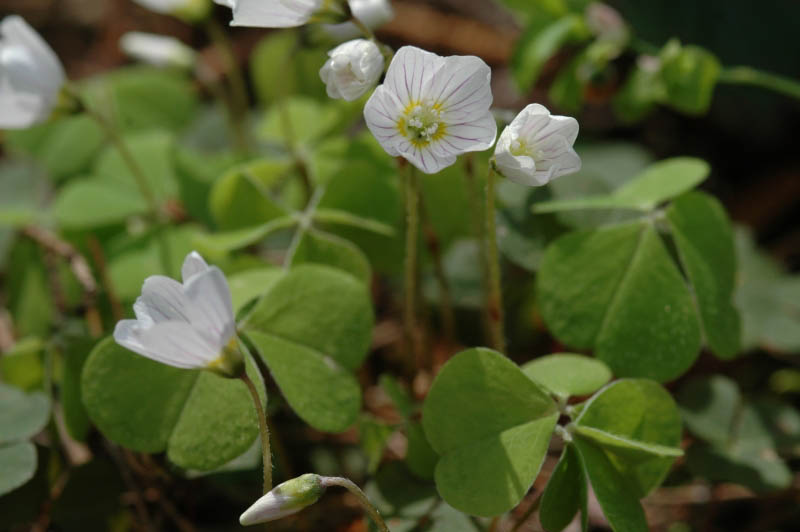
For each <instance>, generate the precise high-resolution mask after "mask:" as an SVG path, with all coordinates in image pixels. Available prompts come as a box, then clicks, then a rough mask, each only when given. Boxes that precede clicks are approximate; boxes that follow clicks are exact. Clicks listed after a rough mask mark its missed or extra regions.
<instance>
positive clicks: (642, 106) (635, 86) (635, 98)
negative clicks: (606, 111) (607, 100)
mask: <svg viewBox="0 0 800 532" xmlns="http://www.w3.org/2000/svg"><path fill="white" fill-rule="evenodd" d="M655 61H656V63H657V60H655ZM666 91H667V88H666V86H665V84H664V79H663V78H662V76H661V66H660V65H655V64H654V65H653V67H650V68H648V67H642V66H641V65H640V64H637V65H636V66H635V67H634V69H633V71H632V72H631V73H630V75H629V76H628V79H627V80H625V83H624V84H623V85H622V88H621V89H620V90H619V92H618V93H617V94H616V95H615V96H614V101H613V104H614V111H615V112H616V114H617V116H618V117H619V118H620V119H621V120H622V121H623V122H626V123H633V122H638V121H640V120H643V119H644V118H646V117H647V115H649V114H650V112H651V111H652V110H653V109H654V108H655V106H656V104H657V103H658V102H660V101H663V99H664V98H665V97H666Z"/></svg>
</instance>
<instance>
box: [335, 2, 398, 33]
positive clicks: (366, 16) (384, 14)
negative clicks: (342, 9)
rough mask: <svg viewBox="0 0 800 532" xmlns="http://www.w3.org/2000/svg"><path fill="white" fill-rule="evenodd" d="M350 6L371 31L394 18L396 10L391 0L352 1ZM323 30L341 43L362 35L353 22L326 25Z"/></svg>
mask: <svg viewBox="0 0 800 532" xmlns="http://www.w3.org/2000/svg"><path fill="white" fill-rule="evenodd" d="M349 4H350V11H351V12H352V13H353V16H354V17H356V18H357V19H358V20H359V21H361V23H363V24H364V25H365V26H366V27H368V28H369V29H371V30H374V29H376V28H378V27H380V26H382V25H383V24H386V23H387V22H389V21H390V20H392V19H393V18H394V9H392V4H391V2H389V0H350V2H349ZM323 29H324V30H325V33H327V34H328V35H330V36H331V37H333V38H334V39H336V40H337V41H340V42H341V41H346V40H348V39H354V38H356V37H358V36H359V35H361V30H359V29H358V27H357V26H356V25H355V24H353V23H352V22H342V23H341V24H325V25H324V26H323Z"/></svg>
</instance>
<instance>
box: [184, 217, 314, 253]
mask: <svg viewBox="0 0 800 532" xmlns="http://www.w3.org/2000/svg"><path fill="white" fill-rule="evenodd" d="M298 223H299V220H298V218H297V217H295V216H281V217H280V218H275V219H274V220H270V221H269V222H267V223H265V224H262V225H256V226H252V227H244V228H242V229H234V230H232V231H224V232H219V233H213V234H204V233H203V234H199V235H197V237H196V238H195V239H194V243H195V246H196V247H197V249H198V250H199V251H200V252H201V253H202V254H203V255H208V257H209V258H222V257H223V256H224V255H226V254H227V253H230V252H231V251H236V250H237V249H242V248H246V247H247V246H252V245H254V244H257V243H259V242H261V241H262V240H264V239H265V238H266V237H268V236H270V235H272V234H274V233H277V232H278V231H282V230H284V229H290V228H292V227H294V226H295V225H297V224H298Z"/></svg>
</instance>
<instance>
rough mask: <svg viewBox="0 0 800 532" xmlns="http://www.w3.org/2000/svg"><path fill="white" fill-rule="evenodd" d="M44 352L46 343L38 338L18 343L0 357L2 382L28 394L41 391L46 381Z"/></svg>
mask: <svg viewBox="0 0 800 532" xmlns="http://www.w3.org/2000/svg"><path fill="white" fill-rule="evenodd" d="M43 350H44V343H43V342H42V341H41V340H40V339H38V338H23V339H21V340H19V341H17V343H15V344H14V346H13V347H12V348H11V349H9V350H8V351H5V352H4V353H3V356H2V357H0V378H2V381H3V382H5V383H6V384H10V385H11V386H15V387H17V388H20V389H22V390H25V391H26V392H29V391H31V390H34V389H41V388H42V383H43V381H44V364H43V363H42V358H43V354H42V351H43Z"/></svg>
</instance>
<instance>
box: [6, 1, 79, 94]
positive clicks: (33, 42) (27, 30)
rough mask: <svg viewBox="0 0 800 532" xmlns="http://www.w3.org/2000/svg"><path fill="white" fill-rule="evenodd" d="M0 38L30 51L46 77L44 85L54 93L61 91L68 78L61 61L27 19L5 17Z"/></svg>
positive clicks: (15, 16) (40, 71)
mask: <svg viewBox="0 0 800 532" xmlns="http://www.w3.org/2000/svg"><path fill="white" fill-rule="evenodd" d="M0 36H1V37H2V39H3V40H4V41H7V42H9V43H12V44H17V45H20V46H23V47H25V48H26V49H27V50H29V51H30V52H31V54H33V57H34V59H35V60H36V62H37V66H38V67H39V69H38V70H39V73H40V74H41V75H42V76H43V77H44V79H43V80H42V82H43V84H45V85H46V86H49V87H51V88H53V91H54V92H58V90H60V89H61V85H62V84H63V83H64V79H65V78H66V74H65V73H64V68H63V67H62V66H61V61H59V59H58V56H57V55H56V53H55V52H54V51H53V49H52V48H51V47H50V45H49V44H47V42H46V41H45V40H44V39H42V37H41V36H40V35H39V34H38V33H37V32H36V30H34V29H33V28H32V27H31V26H30V25H29V24H28V23H27V22H25V19H23V18H22V17H20V16H18V15H9V16H7V17H5V18H4V19H3V21H2V22H0Z"/></svg>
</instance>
